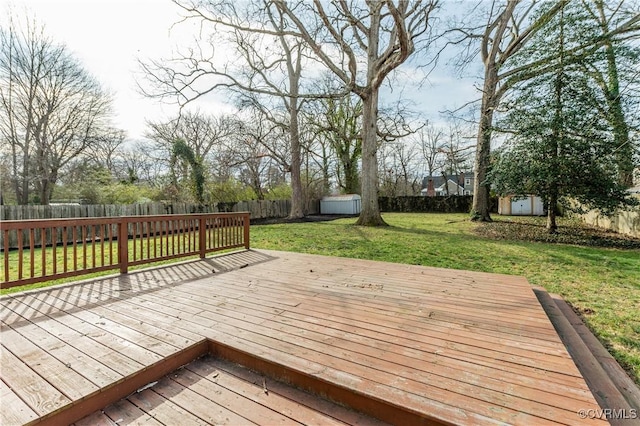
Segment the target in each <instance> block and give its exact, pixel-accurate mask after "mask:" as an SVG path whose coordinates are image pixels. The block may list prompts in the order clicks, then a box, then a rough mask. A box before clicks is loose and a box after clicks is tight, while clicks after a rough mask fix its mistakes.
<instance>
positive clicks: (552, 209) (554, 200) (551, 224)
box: [547, 191, 558, 234]
mask: <svg viewBox="0 0 640 426" xmlns="http://www.w3.org/2000/svg"><path fill="white" fill-rule="evenodd" d="M557 205H558V195H557V191H551V195H550V196H549V201H548V204H547V231H548V232H549V233H550V234H556V233H557V232H558V225H557V224H556V207H557Z"/></svg>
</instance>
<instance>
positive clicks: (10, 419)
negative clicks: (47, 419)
mask: <svg viewBox="0 0 640 426" xmlns="http://www.w3.org/2000/svg"><path fill="white" fill-rule="evenodd" d="M3 368H4V367H3ZM0 402H1V405H2V407H3V409H1V410H0V424H2V425H21V424H24V423H28V422H30V421H32V420H35V419H37V418H38V417H39V416H38V414H36V412H35V411H33V410H32V409H31V408H30V407H29V406H28V405H27V404H26V403H25V402H24V401H23V400H22V399H20V398H19V397H18V395H16V393H15V392H13V391H12V390H11V389H10V388H9V387H8V386H7V385H6V384H5V383H4V381H2V380H0ZM6 407H11V408H10V409H7V408H6Z"/></svg>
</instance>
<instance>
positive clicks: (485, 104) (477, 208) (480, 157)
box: [471, 66, 498, 222]
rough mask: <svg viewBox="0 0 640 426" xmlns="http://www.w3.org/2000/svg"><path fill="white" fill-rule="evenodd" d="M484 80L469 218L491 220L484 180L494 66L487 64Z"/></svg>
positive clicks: (493, 99) (488, 159) (493, 97)
mask: <svg viewBox="0 0 640 426" xmlns="http://www.w3.org/2000/svg"><path fill="white" fill-rule="evenodd" d="M484 82H485V83H484V90H483V92H482V108H481V109H480V123H479V126H478V139H477V146H476V159H475V165H474V182H473V206H472V211H471V220H473V221H480V222H491V221H492V219H491V215H490V214H489V198H490V185H489V184H488V183H486V182H485V181H486V179H487V172H488V171H489V165H490V162H491V130H492V125H493V111H494V108H495V106H496V104H497V99H496V98H497V95H496V88H497V84H498V76H497V70H496V69H495V67H491V66H487V71H486V73H485V79H484Z"/></svg>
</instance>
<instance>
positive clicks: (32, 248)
mask: <svg viewBox="0 0 640 426" xmlns="http://www.w3.org/2000/svg"><path fill="white" fill-rule="evenodd" d="M29 231H30V232H29V254H30V262H31V263H30V265H29V271H30V272H31V275H30V277H31V278H33V276H34V275H35V263H36V262H35V253H36V251H35V245H36V243H35V239H36V236H35V229H33V228H31V229H30V230H29Z"/></svg>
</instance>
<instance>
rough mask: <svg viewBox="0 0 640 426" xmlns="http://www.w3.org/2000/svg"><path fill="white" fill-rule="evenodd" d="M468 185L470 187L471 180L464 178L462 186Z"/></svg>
mask: <svg viewBox="0 0 640 426" xmlns="http://www.w3.org/2000/svg"><path fill="white" fill-rule="evenodd" d="M469 185H471V178H466V179H465V180H464V186H469Z"/></svg>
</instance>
